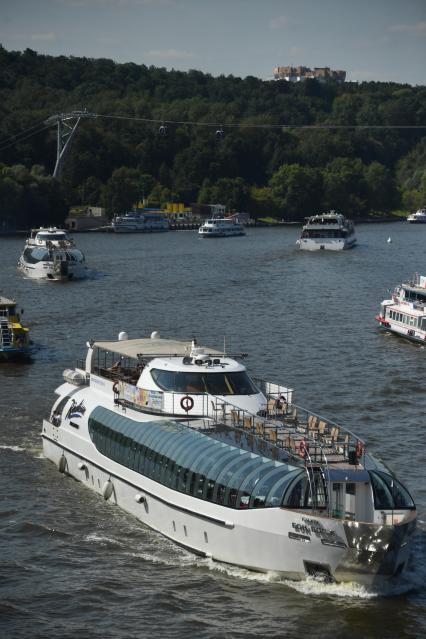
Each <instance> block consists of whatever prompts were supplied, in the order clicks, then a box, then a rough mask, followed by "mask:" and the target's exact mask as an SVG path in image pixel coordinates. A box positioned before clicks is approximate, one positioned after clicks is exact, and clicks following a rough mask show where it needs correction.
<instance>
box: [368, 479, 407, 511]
mask: <svg viewBox="0 0 426 639" xmlns="http://www.w3.org/2000/svg"><path fill="white" fill-rule="evenodd" d="M368 472H369V475H370V478H371V484H372V486H373V494H374V506H375V508H376V509H377V510H394V509H401V510H403V509H408V510H414V509H415V504H414V501H413V498H412V497H411V495H410V493H409V492H408V490H407V489H406V488H404V486H403V485H402V484H401V483H400V482H399V481H398V480H396V479H395V477H393V476H392V475H388V474H387V473H384V472H382V471H379V470H370V471H368Z"/></svg>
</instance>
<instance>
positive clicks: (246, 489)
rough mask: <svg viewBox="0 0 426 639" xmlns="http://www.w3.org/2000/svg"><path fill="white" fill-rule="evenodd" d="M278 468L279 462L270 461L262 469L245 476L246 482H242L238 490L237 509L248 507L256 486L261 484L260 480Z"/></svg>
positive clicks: (256, 469)
mask: <svg viewBox="0 0 426 639" xmlns="http://www.w3.org/2000/svg"><path fill="white" fill-rule="evenodd" d="M276 467H277V462H274V461H271V460H268V461H267V462H265V463H264V464H263V465H262V466H261V467H260V468H259V467H258V468H255V469H254V470H252V471H251V472H249V473H246V474H245V477H244V480H243V481H242V482H241V484H240V486H239V489H238V495H237V500H236V507H237V508H247V507H248V500H249V498H250V495H251V493H252V491H253V489H254V487H255V486H256V484H257V483H258V482H259V480H260V479H262V477H264V476H265V475H266V473H269V471H270V470H271V469H274V468H276Z"/></svg>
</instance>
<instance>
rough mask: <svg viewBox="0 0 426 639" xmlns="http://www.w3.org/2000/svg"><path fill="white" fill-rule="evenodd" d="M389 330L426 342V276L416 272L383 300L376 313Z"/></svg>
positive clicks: (413, 339) (382, 324)
mask: <svg viewBox="0 0 426 639" xmlns="http://www.w3.org/2000/svg"><path fill="white" fill-rule="evenodd" d="M376 320H377V321H378V322H379V324H380V326H381V327H382V328H384V329H385V330H387V331H390V332H392V333H396V334H397V335H400V336H401V337H406V338H407V339H410V340H412V341H414V342H420V343H421V344H425V343H426V276H425V275H419V274H418V273H415V275H414V276H413V277H412V279H411V280H409V281H407V282H403V283H402V284H400V285H399V286H397V287H396V288H395V290H394V292H393V294H392V297H391V298H390V299H387V300H383V302H382V303H381V306H380V313H379V314H378V315H376Z"/></svg>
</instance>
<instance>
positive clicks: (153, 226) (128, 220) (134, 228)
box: [111, 209, 169, 233]
mask: <svg viewBox="0 0 426 639" xmlns="http://www.w3.org/2000/svg"><path fill="white" fill-rule="evenodd" d="M111 226H112V228H113V230H114V231H115V232H116V233H154V232H161V231H168V230H169V222H168V220H167V219H166V218H165V217H164V215H163V213H162V212H161V211H160V212H159V211H156V210H154V209H152V210H151V209H132V210H131V211H129V212H127V213H124V215H116V216H115V217H114V218H113V220H112V223H111Z"/></svg>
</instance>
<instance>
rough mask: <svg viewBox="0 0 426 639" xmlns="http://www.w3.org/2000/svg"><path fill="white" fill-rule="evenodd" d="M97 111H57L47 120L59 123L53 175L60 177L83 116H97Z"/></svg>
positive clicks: (48, 122)
mask: <svg viewBox="0 0 426 639" xmlns="http://www.w3.org/2000/svg"><path fill="white" fill-rule="evenodd" d="M96 117H97V115H96V113H89V112H88V111H87V110H86V109H85V110H84V111H71V112H70V113H57V114H56V115H51V116H50V117H49V118H47V120H46V121H45V123H46V124H55V123H56V125H57V142H56V164H55V168H54V171H53V177H54V178H59V177H60V175H61V171H62V168H63V164H64V161H65V157H66V155H67V153H68V151H69V148H70V146H71V141H72V139H73V137H74V135H75V132H76V131H77V127H78V125H79V123H80V120H81V119H82V118H96Z"/></svg>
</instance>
